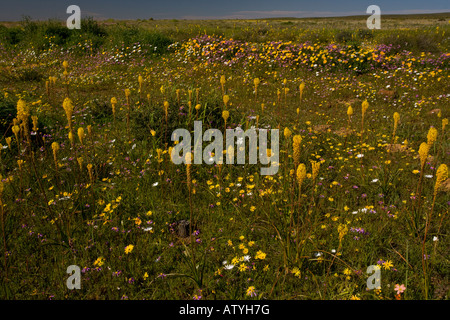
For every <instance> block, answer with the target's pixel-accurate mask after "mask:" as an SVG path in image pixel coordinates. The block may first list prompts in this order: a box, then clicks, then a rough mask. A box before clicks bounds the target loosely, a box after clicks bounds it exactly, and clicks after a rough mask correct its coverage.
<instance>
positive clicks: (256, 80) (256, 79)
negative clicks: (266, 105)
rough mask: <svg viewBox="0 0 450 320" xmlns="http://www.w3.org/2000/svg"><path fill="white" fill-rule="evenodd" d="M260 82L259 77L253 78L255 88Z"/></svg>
mask: <svg viewBox="0 0 450 320" xmlns="http://www.w3.org/2000/svg"><path fill="white" fill-rule="evenodd" d="M259 83H260V81H259V78H255V79H253V84H254V85H255V88H256V87H258V86H259Z"/></svg>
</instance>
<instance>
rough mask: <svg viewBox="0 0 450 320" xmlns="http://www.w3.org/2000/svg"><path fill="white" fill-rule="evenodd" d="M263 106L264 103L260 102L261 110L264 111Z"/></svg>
mask: <svg viewBox="0 0 450 320" xmlns="http://www.w3.org/2000/svg"><path fill="white" fill-rule="evenodd" d="M264 107H265V105H264V103H261V112H264Z"/></svg>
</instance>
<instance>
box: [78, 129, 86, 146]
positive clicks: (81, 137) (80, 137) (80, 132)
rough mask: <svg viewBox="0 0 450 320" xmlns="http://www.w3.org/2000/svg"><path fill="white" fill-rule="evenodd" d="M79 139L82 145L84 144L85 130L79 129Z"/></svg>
mask: <svg viewBox="0 0 450 320" xmlns="http://www.w3.org/2000/svg"><path fill="white" fill-rule="evenodd" d="M77 133H78V139H79V140H80V143H81V144H83V139H84V138H85V136H86V135H85V133H84V129H83V128H82V127H80V128H78V132H77Z"/></svg>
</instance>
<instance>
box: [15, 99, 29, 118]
mask: <svg viewBox="0 0 450 320" xmlns="http://www.w3.org/2000/svg"><path fill="white" fill-rule="evenodd" d="M29 113H30V110H29V107H28V106H27V104H26V103H25V101H23V100H22V99H19V101H17V119H18V120H19V121H22V122H26V120H27V118H28V116H29Z"/></svg>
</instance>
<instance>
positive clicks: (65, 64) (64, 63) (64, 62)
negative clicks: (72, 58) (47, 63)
mask: <svg viewBox="0 0 450 320" xmlns="http://www.w3.org/2000/svg"><path fill="white" fill-rule="evenodd" d="M62 65H63V67H64V69H67V67H68V66H69V63H68V62H67V60H64V61H63V63H62Z"/></svg>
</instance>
